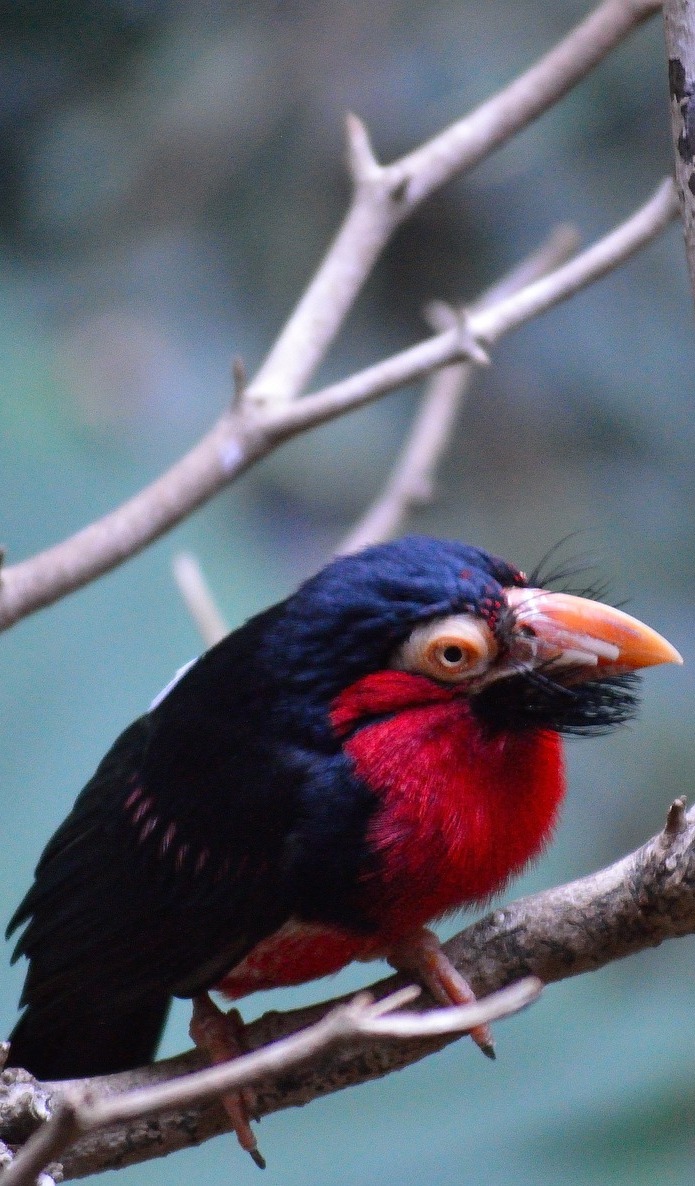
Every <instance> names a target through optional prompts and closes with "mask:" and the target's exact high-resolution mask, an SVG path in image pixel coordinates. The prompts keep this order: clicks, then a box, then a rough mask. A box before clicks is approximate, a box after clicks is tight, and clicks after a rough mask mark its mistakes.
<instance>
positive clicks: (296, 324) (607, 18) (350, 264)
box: [249, 0, 660, 402]
mask: <svg viewBox="0 0 695 1186" xmlns="http://www.w3.org/2000/svg"><path fill="white" fill-rule="evenodd" d="M659 7H660V5H659V3H658V2H657V0H604V3H602V4H600V5H599V6H598V7H597V8H596V9H595V10H594V11H593V12H592V13H590V15H589V16H588V17H587V18H586V19H585V20H584V21H582V22H581V23H580V24H578V25H577V26H576V27H575V28H574V29H573V30H572V31H571V32H570V33H569V34H568V35H567V36H566V37H565V38H564V39H563V40H562V41H560V42H559V43H558V44H557V45H556V46H555V47H554V48H553V49H551V50H550V51H549V53H547V54H546V55H545V56H544V57H542V58H540V59H539V60H538V62H536V64H535V65H534V66H532V67H531V68H530V69H529V70H527V71H526V72H525V73H524V74H521V75H520V76H519V77H518V78H516V79H515V80H514V81H513V82H512V83H511V84H510V85H509V86H507V87H505V88H504V89H503V90H501V91H500V92H499V93H498V94H496V95H494V96H493V97H492V98H491V99H488V100H487V102H485V103H483V104H481V106H480V107H477V108H476V109H475V110H474V111H472V112H471V113H470V115H467V116H466V117H465V118H464V119H461V120H458V121H457V122H456V123H454V124H452V125H451V126H450V127H449V128H446V129H445V130H444V131H443V132H441V133H440V134H439V135H438V136H434V137H433V138H432V139H431V140H428V141H427V142H426V143H425V144H423V145H421V146H420V147H419V148H416V149H415V151H414V152H411V153H408V154H407V155H406V156H404V157H402V158H401V159H400V160H398V161H395V162H394V163H393V164H391V165H387V166H379V164H378V162H377V161H376V158H375V157H374V154H373V152H372V150H371V147H370V146H369V139H368V136H367V132H366V130H365V129H364V127H363V125H362V124H361V123H360V121H359V120H358V119H356V117H354V116H352V117H351V118H350V121H349V124H348V146H349V147H348V153H349V158H350V162H351V167H352V173H353V178H354V180H355V183H356V184H355V192H354V198H353V202H352V205H351V207H350V209H349V211H348V213H347V215H346V217H345V220H344V221H343V224H342V226H341V228H340V230H339V231H338V233H337V235H336V237H335V239H334V241H333V243H332V244H331V246H330V248H329V249H328V252H327V253H326V256H325V257H324V259H323V262H322V263H321V265H320V267H319V269H318V271H317V272H316V275H315V276H314V278H313V280H312V281H311V284H310V285H309V287H308V289H307V290H306V292H305V293H304V295H303V296H302V298H301V300H300V301H299V303H298V305H297V306H296V308H295V310H294V312H293V313H292V315H291V317H290V319H289V321H288V322H287V324H286V326H285V328H284V330H283V331H282V333H281V335H280V337H279V338H278V340H277V342H276V343H275V345H274V346H273V348H272V350H271V351H270V353H269V355H268V357H267V358H266V360H265V362H264V364H263V366H262V367H261V369H260V371H259V372H258V375H257V376H256V378H255V379H254V381H253V383H252V384H251V386H250V388H249V395H250V396H252V397H254V398H258V399H262V400H265V401H269V402H276V401H278V400H284V399H291V398H293V397H294V396H296V395H298V394H299V393H300V392H301V391H303V390H304V389H305V387H306V385H307V383H308V381H309V380H310V378H311V376H312V374H313V373H314V371H315V370H316V367H317V366H318V364H319V362H320V361H321V359H322V358H323V357H324V355H325V353H326V350H327V349H328V347H329V345H330V343H331V342H332V340H333V338H334V337H335V335H336V333H337V332H338V329H339V328H340V326H341V325H342V323H343V321H344V319H345V316H346V314H347V312H348V310H349V309H350V308H351V306H352V304H353V302H354V300H355V297H356V296H357V293H358V292H359V290H360V288H361V287H362V284H363V283H364V281H365V279H366V277H367V276H368V275H369V273H370V271H371V269H372V267H373V265H374V262H375V260H376V259H377V257H378V256H379V254H380V252H381V251H382V250H383V248H384V246H385V244H386V243H387V242H388V240H389V238H390V237H391V235H392V234H393V232H394V231H395V229H396V227H398V226H399V225H400V223H401V222H403V221H404V219H406V218H408V217H409V216H410V214H412V212H413V210H414V209H415V208H416V206H417V205H418V204H419V203H420V202H421V201H422V200H423V199H424V198H426V197H428V196H429V195H430V194H431V193H433V191H434V190H435V189H437V187H438V186H440V185H442V184H444V182H446V181H448V180H450V179H451V178H452V177H454V176H455V175H456V174H457V173H461V172H463V171H464V170H466V169H470V168H472V166H473V165H476V164H478V163H479V161H481V160H482V159H483V158H484V157H485V156H488V155H489V154H490V153H491V152H493V151H494V150H495V149H496V148H499V147H500V145H502V144H504V143H505V142H506V141H507V140H508V139H510V137H512V136H514V135H515V134H516V133H517V132H518V131H520V129H521V128H524V127H526V125H527V124H528V123H530V122H531V121H532V120H533V119H536V118H537V117H538V116H539V115H541V114H542V113H543V112H544V111H546V110H547V109H548V108H549V107H551V106H552V105H553V104H554V103H556V102H557V101H558V100H559V99H560V98H562V96H563V95H565V94H566V93H567V91H569V90H570V89H571V88H572V87H573V86H576V84H577V83H578V82H580V81H581V79H582V78H584V76H585V75H586V74H587V73H588V72H589V71H590V70H591V69H593V67H594V66H596V65H597V64H598V63H599V62H600V61H602V59H603V58H604V57H605V56H606V54H608V53H609V52H610V51H611V50H612V49H613V48H614V47H615V46H616V45H618V44H619V42H620V41H622V40H623V39H624V38H625V37H627V36H628V34H629V33H630V32H631V31H632V30H633V29H634V28H636V26H638V25H640V24H641V23H642V22H643V21H645V20H646V19H647V18H648V17H650V16H652V15H653V14H654V13H655V12H657V11H658V9H659Z"/></svg>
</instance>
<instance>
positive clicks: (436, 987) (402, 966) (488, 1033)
mask: <svg viewBox="0 0 695 1186" xmlns="http://www.w3.org/2000/svg"><path fill="white" fill-rule="evenodd" d="M387 959H388V961H389V963H390V964H391V967H392V968H395V969H396V971H397V972H406V973H408V974H409V975H411V976H414V977H415V978H416V980H418V981H419V982H420V984H422V986H423V988H426V989H427V991H428V992H429V993H430V994H431V996H433V997H434V999H435V1001H438V1003H439V1004H440V1005H474V1004H475V1002H476V1000H477V998H476V995H475V993H474V992H473V989H472V988H471V986H470V984H469V983H468V981H467V980H466V979H465V978H464V977H463V976H462V975H461V973H460V972H458V971H457V970H456V968H455V967H454V965H453V964H452V962H451V960H450V959H448V958H447V956H446V955H445V954H444V952H443V951H442V948H441V944H440V942H439V939H438V938H437V936H436V935H435V934H434V931H430V930H428V929H427V927H421V928H420V930H419V931H414V932H413V934H412V935H409V936H408V938H407V939H403V940H401V942H400V943H396V944H395V945H394V946H393V947H391V948H390V950H389V952H388V954H387ZM469 1033H470V1035H471V1037H472V1039H473V1041H474V1042H475V1044H476V1045H477V1046H479V1047H480V1049H481V1050H482V1052H483V1054H485V1055H487V1057H488V1058H494V1057H495V1043H494V1041H493V1038H492V1030H491V1029H490V1026H489V1025H476V1026H475V1027H474V1028H473V1029H472V1030H470V1031H469Z"/></svg>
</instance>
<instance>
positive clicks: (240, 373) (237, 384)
mask: <svg viewBox="0 0 695 1186" xmlns="http://www.w3.org/2000/svg"><path fill="white" fill-rule="evenodd" d="M247 386H248V375H247V374H246V366H245V363H244V360H243V358H242V357H241V355H240V354H235V355H234V358H233V359H232V400H231V408H232V411H234V410H235V408H238V407H240V405H241V404H242V403H243V401H244V395H245V394H246V388H247Z"/></svg>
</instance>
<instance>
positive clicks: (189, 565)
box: [172, 552, 229, 647]
mask: <svg viewBox="0 0 695 1186" xmlns="http://www.w3.org/2000/svg"><path fill="white" fill-rule="evenodd" d="M172 567H173V570H174V578H175V580H176V584H177V585H178V587H179V592H180V594H181V596H182V598H183V600H184V602H185V604H186V606H187V608H188V612H189V613H190V615H191V617H192V618H193V621H194V622H195V624H196V626H197V627H198V630H199V631H200V635H201V637H202V639H203V642H204V643H205V645H206V647H212V646H214V645H215V643H216V642H219V641H220V639H221V638H224V636H225V634H227V633H228V631H229V627H228V626H227V625H226V623H225V621H224V618H223V617H222V614H221V613H220V610H219V609H218V607H217V605H216V603H215V599H214V597H213V595H212V593H211V592H210V588H209V586H208V583H207V581H206V580H205V577H204V575H203V571H202V569H201V567H200V564H199V563H198V561H197V559H196V557H195V556H192V555H191V554H190V552H178V553H177V554H176V556H174V560H173V564H172Z"/></svg>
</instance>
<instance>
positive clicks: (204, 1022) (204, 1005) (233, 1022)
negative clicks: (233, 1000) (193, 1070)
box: [190, 992, 265, 1170]
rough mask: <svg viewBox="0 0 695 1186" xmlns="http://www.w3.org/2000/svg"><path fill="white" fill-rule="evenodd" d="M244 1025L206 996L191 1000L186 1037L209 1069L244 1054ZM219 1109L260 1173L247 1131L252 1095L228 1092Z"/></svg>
mask: <svg viewBox="0 0 695 1186" xmlns="http://www.w3.org/2000/svg"><path fill="white" fill-rule="evenodd" d="M243 1032H244V1023H243V1021H242V1019H241V1015H240V1014H239V1012H238V1010H236V1009H230V1010H229V1012H228V1013H223V1011H222V1010H221V1009H218V1007H217V1005H216V1004H215V1003H214V1002H213V1001H211V1000H210V997H209V996H208V994H207V993H206V992H203V993H199V994H198V996H196V997H194V998H193V1016H192V1018H191V1025H190V1035H191V1038H192V1039H193V1041H194V1042H195V1044H196V1046H197V1047H198V1049H199V1050H202V1051H204V1052H205V1053H206V1054H207V1056H208V1058H209V1059H210V1061H211V1063H213V1065H215V1066H217V1065H218V1064H219V1063H222V1062H229V1060H230V1059H232V1058H238V1057H239V1055H240V1054H246V1050H245V1049H244V1042H243ZM222 1105H223V1107H224V1110H225V1112H226V1113H227V1115H228V1116H229V1119H230V1120H231V1122H232V1127H233V1129H234V1132H235V1133H236V1136H237V1140H238V1142H239V1144H240V1145H241V1147H242V1149H245V1150H246V1152H247V1153H248V1154H249V1155H250V1156H251V1158H252V1159H253V1160H254V1161H255V1163H256V1165H257V1166H258V1167H259V1168H260V1169H262V1170H263V1169H265V1158H264V1157H263V1154H262V1153H261V1151H260V1149H259V1148H258V1142H257V1140H256V1137H255V1136H254V1133H253V1130H252V1128H251V1120H252V1119H254V1120H257V1119H258V1116H257V1115H256V1095H255V1092H254V1091H253V1090H252V1089H251V1088H249V1087H243V1088H242V1089H241V1090H240V1091H230V1092H227V1093H226V1094H225V1095H223V1096H222Z"/></svg>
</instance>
